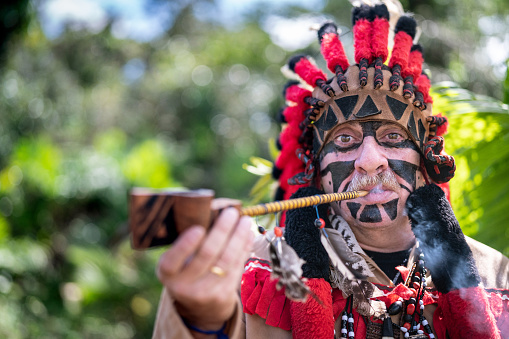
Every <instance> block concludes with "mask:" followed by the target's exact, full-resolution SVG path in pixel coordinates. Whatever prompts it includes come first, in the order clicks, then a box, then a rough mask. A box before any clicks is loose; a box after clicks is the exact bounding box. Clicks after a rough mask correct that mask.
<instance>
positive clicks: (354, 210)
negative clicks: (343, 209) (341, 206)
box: [346, 201, 361, 219]
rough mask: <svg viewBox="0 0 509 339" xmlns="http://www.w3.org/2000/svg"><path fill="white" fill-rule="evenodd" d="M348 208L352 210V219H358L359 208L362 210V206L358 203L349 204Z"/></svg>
mask: <svg viewBox="0 0 509 339" xmlns="http://www.w3.org/2000/svg"><path fill="white" fill-rule="evenodd" d="M346 206H348V209H349V210H350V213H351V214H352V218H354V219H357V212H359V208H361V204H359V203H356V202H350V201H349V202H347V203H346Z"/></svg>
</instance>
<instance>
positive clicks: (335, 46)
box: [273, 4, 455, 200]
mask: <svg viewBox="0 0 509 339" xmlns="http://www.w3.org/2000/svg"><path fill="white" fill-rule="evenodd" d="M352 21H353V35H354V49H355V53H354V54H355V62H356V64H354V65H350V63H349V61H348V58H347V57H346V54H345V51H344V48H343V45H342V43H341V40H340V39H339V35H338V33H337V27H336V25H335V24H334V23H332V22H328V23H325V24H324V25H323V26H322V27H321V28H320V29H319V30H318V40H319V42H320V47H321V54H322V55H323V57H324V59H325V61H326V63H327V68H328V69H329V71H331V72H332V73H333V74H334V75H333V76H332V77H331V78H329V79H328V78H327V76H326V75H325V73H324V72H323V71H322V70H321V69H319V68H318V67H317V66H316V65H315V64H314V62H313V60H312V59H311V58H310V57H308V56H305V55H297V56H294V57H292V58H291V59H290V60H289V63H288V69H289V70H290V71H291V72H293V77H294V78H297V79H298V81H295V80H294V81H290V82H289V83H288V84H287V85H286V86H285V89H284V91H283V94H284V96H285V99H286V104H287V105H286V106H285V107H284V108H283V109H282V110H281V112H280V114H279V119H280V121H281V122H283V123H285V128H284V129H283V130H282V132H281V134H280V136H279V138H278V143H277V146H278V148H279V149H280V150H281V153H280V155H279V157H278V158H277V159H276V162H275V166H274V171H273V176H274V177H275V178H276V179H278V180H279V183H280V186H279V189H278V191H277V193H276V200H283V199H288V198H289V197H290V196H291V195H292V194H293V193H294V192H296V191H297V189H298V188H300V187H304V186H309V185H310V184H311V183H313V182H314V181H315V180H317V176H316V175H315V169H316V167H317V165H318V164H317V161H318V155H319V154H320V151H321V148H322V146H323V145H324V143H325V142H326V141H328V140H329V138H330V136H331V135H332V133H331V132H332V131H333V130H334V128H335V127H336V126H339V125H341V124H344V123H349V122H353V121H359V122H363V121H373V120H377V121H388V122H392V123H395V124H398V125H399V126H401V127H402V128H403V129H404V130H405V131H406V132H407V133H408V135H409V137H410V139H411V140H412V141H413V143H414V144H415V145H416V147H417V149H418V150H419V151H420V153H421V155H422V159H423V161H422V162H423V166H424V167H425V168H426V172H427V174H428V176H429V177H430V179H431V180H433V181H434V182H436V183H445V182H447V181H449V180H450V179H451V178H452V177H453V176H454V171H455V164H454V158H453V157H452V156H449V155H447V154H445V152H444V151H443V137H442V136H441V135H442V134H443V133H444V132H445V129H446V126H447V120H446V119H445V117H442V116H440V115H432V102H433V101H432V98H431V96H430V94H429V90H430V87H431V83H430V80H429V78H428V77H427V76H426V75H425V74H424V73H423V72H422V64H423V62H424V58H423V52H422V48H421V46H420V45H414V44H413V40H414V37H415V33H416V30H417V23H416V21H415V19H414V18H413V17H411V16H409V15H402V16H401V17H400V18H399V19H398V21H397V23H396V26H395V28H394V45H393V48H392V51H391V56H390V58H388V57H389V50H388V45H389V44H388V37H389V30H390V24H389V11H388V10H387V7H386V5H385V4H377V5H375V6H368V5H361V6H360V7H354V8H353V10H352ZM387 61H388V63H387ZM386 63H387V64H386Z"/></svg>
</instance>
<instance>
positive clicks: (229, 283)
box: [157, 208, 253, 331]
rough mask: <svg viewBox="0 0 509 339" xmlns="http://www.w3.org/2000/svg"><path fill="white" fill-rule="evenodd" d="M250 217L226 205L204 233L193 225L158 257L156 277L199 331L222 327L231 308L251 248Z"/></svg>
mask: <svg viewBox="0 0 509 339" xmlns="http://www.w3.org/2000/svg"><path fill="white" fill-rule="evenodd" d="M250 227H251V221H250V218H248V217H241V218H240V219H239V213H238V211H237V210H235V209H234V208H228V209H226V210H224V211H223V212H222V213H221V214H220V215H219V217H218V219H217V220H216V222H215V223H214V225H213V226H212V229H211V230H210V231H209V232H208V233H207V232H206V231H205V229H204V228H203V227H201V226H194V227H191V228H189V229H188V230H187V231H185V232H184V233H182V234H181V235H180V236H179V238H178V239H177V241H176V242H175V243H174V244H173V246H172V247H171V248H170V249H169V250H168V251H166V252H165V253H164V254H163V255H162V256H161V258H160V260H159V264H158V267H157V276H158V278H159V280H160V281H161V282H162V283H163V285H164V287H165V288H166V289H167V291H168V293H169V294H170V295H171V297H172V298H173V299H174V300H175V305H176V308H177V311H178V312H179V314H180V315H181V316H182V317H183V318H184V319H186V321H188V322H189V323H190V324H192V325H193V326H196V327H198V328H200V329H203V330H209V331H215V330H218V329H220V328H221V327H222V326H223V324H224V322H225V321H227V320H228V319H229V318H230V317H231V316H232V315H233V313H234V311H235V306H236V304H237V300H238V289H239V286H240V280H241V276H242V273H243V272H244V262H245V261H246V260H247V259H248V257H249V253H250V251H251V247H252V241H253V233H252V232H251V230H250Z"/></svg>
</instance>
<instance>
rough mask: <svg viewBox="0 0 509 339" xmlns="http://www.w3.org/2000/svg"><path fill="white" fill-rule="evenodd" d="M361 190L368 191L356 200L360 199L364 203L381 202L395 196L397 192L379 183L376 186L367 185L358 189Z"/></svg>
mask: <svg viewBox="0 0 509 339" xmlns="http://www.w3.org/2000/svg"><path fill="white" fill-rule="evenodd" d="M360 190H361V191H368V192H369V193H368V194H367V195H365V196H364V197H360V198H357V199H356V200H359V201H362V202H363V203H366V204H370V205H372V204H383V203H386V202H389V201H391V200H393V199H394V198H396V197H397V193H396V192H394V191H393V190H392V189H390V188H387V187H383V186H382V185H381V184H379V185H376V186H368V187H363V188H361V189H360Z"/></svg>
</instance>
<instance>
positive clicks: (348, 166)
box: [320, 160, 355, 193]
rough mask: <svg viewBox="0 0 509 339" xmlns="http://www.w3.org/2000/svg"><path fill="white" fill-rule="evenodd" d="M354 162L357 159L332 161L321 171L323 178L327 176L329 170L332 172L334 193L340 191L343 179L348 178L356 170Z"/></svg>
mask: <svg viewBox="0 0 509 339" xmlns="http://www.w3.org/2000/svg"><path fill="white" fill-rule="evenodd" d="M354 163H355V161H353V160H352V161H336V162H331V163H330V164H328V165H327V167H325V168H324V169H323V170H322V171H321V173H320V174H321V176H322V178H323V177H325V176H326V175H327V174H328V173H329V172H330V173H331V176H332V186H333V190H334V193H336V192H338V191H339V187H341V184H342V183H343V181H345V180H346V178H348V177H349V176H350V175H351V174H352V173H353V171H354V170H355V166H354Z"/></svg>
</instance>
